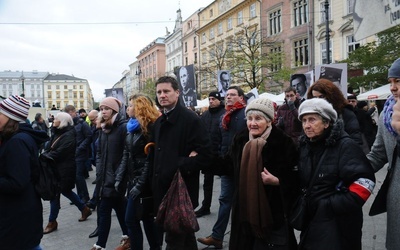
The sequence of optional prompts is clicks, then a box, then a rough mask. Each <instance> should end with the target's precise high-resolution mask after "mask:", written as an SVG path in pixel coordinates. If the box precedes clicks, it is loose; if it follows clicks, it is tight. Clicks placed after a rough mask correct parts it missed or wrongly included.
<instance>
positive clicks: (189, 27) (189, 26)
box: [188, 21, 192, 29]
mask: <svg viewBox="0 0 400 250" xmlns="http://www.w3.org/2000/svg"><path fill="white" fill-rule="evenodd" d="M191 28H192V21H189V22H188V29H191Z"/></svg>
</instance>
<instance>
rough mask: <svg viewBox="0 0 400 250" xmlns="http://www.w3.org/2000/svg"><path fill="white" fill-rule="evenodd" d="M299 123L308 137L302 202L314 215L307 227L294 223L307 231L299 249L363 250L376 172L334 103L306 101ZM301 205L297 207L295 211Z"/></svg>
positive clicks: (303, 143) (301, 168) (303, 148)
mask: <svg viewBox="0 0 400 250" xmlns="http://www.w3.org/2000/svg"><path fill="white" fill-rule="evenodd" d="M299 119H300V120H301V122H302V126H303V130H304V134H303V135H302V136H300V139H299V143H300V144H299V150H300V154H299V155H300V158H299V162H298V174H299V178H300V187H299V189H298V190H297V192H298V194H299V195H298V200H301V199H302V197H305V198H304V199H306V200H305V202H306V203H307V204H308V206H307V207H306V208H305V211H304V214H306V215H311V214H312V215H313V216H309V217H306V218H305V222H304V223H303V224H302V225H298V224H293V226H296V229H298V230H302V232H301V235H300V243H299V246H300V248H299V249H321V246H324V249H325V248H326V249H332V250H333V249H344V250H352V249H359V250H361V231H362V230H361V229H362V225H363V211H362V206H363V205H364V204H365V202H366V200H367V199H368V197H369V196H370V195H371V192H372V191H373V189H374V186H375V176H374V170H373V168H372V167H371V165H370V164H369V161H368V159H367V158H366V156H365V154H364V152H363V151H362V149H361V147H360V146H359V145H358V144H357V143H356V142H355V141H354V140H353V139H351V138H350V137H349V135H348V134H347V133H346V132H345V131H344V129H343V121H342V119H340V118H338V115H337V113H336V110H335V109H334V108H333V106H332V105H331V104H330V103H329V102H327V101H326V100H324V99H321V98H313V99H308V100H305V101H304V102H303V103H302V104H301V105H300V107H299ZM302 190H306V191H305V192H306V195H305V196H304V191H302ZM300 206H301V203H296V205H295V206H294V211H296V209H298V208H300ZM293 214H296V212H293ZM291 219H292V218H291V217H290V219H289V221H291V222H292V220H291Z"/></svg>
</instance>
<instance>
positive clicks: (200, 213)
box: [194, 207, 210, 218]
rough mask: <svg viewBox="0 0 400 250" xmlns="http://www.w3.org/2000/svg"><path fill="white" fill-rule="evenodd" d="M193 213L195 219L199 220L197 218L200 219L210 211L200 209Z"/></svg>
mask: <svg viewBox="0 0 400 250" xmlns="http://www.w3.org/2000/svg"><path fill="white" fill-rule="evenodd" d="M194 213H195V214H196V217H197V218H199V217H202V216H204V215H208V214H210V209H209V208H204V207H201V208H200V209H199V210H197V211H196V212H194Z"/></svg>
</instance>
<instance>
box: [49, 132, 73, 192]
mask: <svg viewBox="0 0 400 250" xmlns="http://www.w3.org/2000/svg"><path fill="white" fill-rule="evenodd" d="M53 131H54V135H53V136H52V138H51V141H50V142H49V143H48V144H47V145H48V147H49V148H46V154H47V155H48V156H49V157H51V158H53V159H54V161H55V162H56V166H57V170H58V172H59V174H60V177H61V191H62V192H64V191H70V190H72V189H73V188H74V187H75V178H76V164H75V148H76V132H75V129H74V127H73V126H68V127H65V128H62V129H57V128H55V129H54V130H53ZM58 138H59V139H58ZM56 140H57V141H56ZM55 141H56V142H55ZM54 142H55V143H54ZM53 143H54V145H53ZM52 145H53V146H52ZM50 146H52V147H51V149H50Z"/></svg>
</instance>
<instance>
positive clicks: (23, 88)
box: [19, 71, 25, 97]
mask: <svg viewBox="0 0 400 250" xmlns="http://www.w3.org/2000/svg"><path fill="white" fill-rule="evenodd" d="M19 79H20V80H21V82H22V94H21V96H22V97H25V77H24V71H22V74H21V77H20V78H19Z"/></svg>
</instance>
